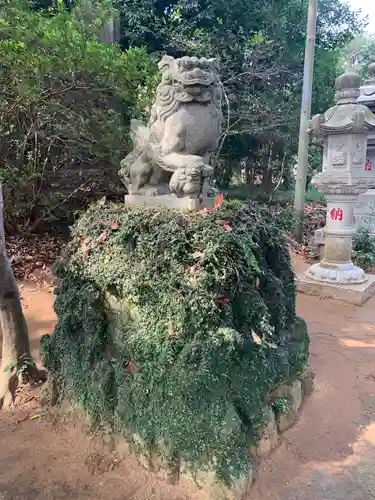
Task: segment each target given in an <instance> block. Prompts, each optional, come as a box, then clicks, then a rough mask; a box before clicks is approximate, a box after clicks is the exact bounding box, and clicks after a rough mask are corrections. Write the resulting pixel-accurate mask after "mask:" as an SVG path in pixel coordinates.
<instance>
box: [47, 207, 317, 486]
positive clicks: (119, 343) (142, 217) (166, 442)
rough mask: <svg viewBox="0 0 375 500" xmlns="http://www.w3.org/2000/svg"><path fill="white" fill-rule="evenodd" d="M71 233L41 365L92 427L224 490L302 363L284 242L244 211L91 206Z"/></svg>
mask: <svg viewBox="0 0 375 500" xmlns="http://www.w3.org/2000/svg"><path fill="white" fill-rule="evenodd" d="M72 236H73V239H72V242H71V243H70V245H69V246H68V248H67V251H66V254H65V255H64V257H63V258H62V259H61V261H60V262H59V263H58V264H57V265H56V274H57V275H58V276H59V278H60V284H59V286H58V288H57V292H56V301H55V310H56V312H57V315H58V323H57V327H56V329H55V331H54V333H53V334H52V336H50V337H49V336H46V337H44V338H43V341H42V351H43V355H44V363H45V366H46V367H47V369H48V370H49V371H50V373H51V374H52V375H53V376H54V377H56V379H57V380H58V381H59V384H60V388H61V389H62V391H63V394H64V395H65V396H68V397H70V398H72V399H73V400H74V401H75V402H76V403H78V404H79V405H80V406H81V407H83V408H84V409H85V410H87V411H88V413H89V414H90V416H91V418H92V419H93V421H94V423H96V424H97V425H108V424H110V425H111V426H113V428H114V430H116V431H120V432H123V433H124V434H125V435H126V436H134V435H136V436H138V440H139V442H141V443H143V445H144V446H145V448H146V449H152V448H154V449H155V450H157V451H159V452H160V453H166V454H168V455H170V456H176V454H177V455H178V456H179V457H180V458H181V459H182V460H183V461H184V463H185V464H187V465H188V466H190V467H191V468H192V469H196V468H198V467H204V466H206V467H210V468H214V469H215V470H216V472H217V474H218V476H219V477H220V478H221V479H223V480H225V481H226V482H227V483H229V484H230V483H231V482H232V481H233V480H234V479H235V478H236V477H238V476H240V475H241V474H243V473H245V471H246V469H247V466H248V447H249V444H251V443H254V442H255V441H256V440H257V438H258V436H259V433H260V431H261V428H262V426H263V425H264V418H265V409H266V404H267V395H268V394H269V392H270V390H271V389H272V388H274V386H275V385H276V384H277V383H279V382H280V381H283V380H287V379H289V378H293V377H295V376H296V375H297V374H298V373H300V372H301V371H302V369H303V367H304V366H305V364H306V361H307V357H308V343H309V341H308V335H307V331H306V327H305V324H304V322H303V321H302V320H301V319H299V318H298V317H297V316H296V312H295V295H296V293H295V285H294V275H293V272H292V268H291V263H290V259H289V254H288V251H287V244H286V240H285V237H284V234H283V233H282V232H281V231H280V230H279V229H278V228H277V226H276V225H275V222H274V220H272V218H271V216H270V215H269V214H268V213H267V212H266V211H265V210H264V209H261V208H259V207H257V206H256V205H252V204H251V205H242V204H238V203H236V204H223V205H222V206H221V207H219V208H218V209H217V210H215V211H211V212H204V213H199V214H181V213H177V212H173V211H170V210H164V209H155V208H147V207H139V208H135V207H132V208H131V207H126V206H123V205H121V206H119V205H115V204H107V203H104V202H102V203H99V204H97V205H94V206H92V207H91V208H90V209H89V210H88V211H87V212H86V213H85V214H84V215H83V216H82V217H81V218H80V219H79V221H78V222H77V223H76V225H75V227H74V228H73V231H72ZM113 297H115V298H116V301H117V313H116V314H114V312H113V310H112V313H110V311H109V309H110V307H109V301H110V300H112V299H113Z"/></svg>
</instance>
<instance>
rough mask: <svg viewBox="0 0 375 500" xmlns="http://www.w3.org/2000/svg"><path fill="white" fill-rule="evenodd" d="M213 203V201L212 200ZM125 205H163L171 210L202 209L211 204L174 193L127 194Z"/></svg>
mask: <svg viewBox="0 0 375 500" xmlns="http://www.w3.org/2000/svg"><path fill="white" fill-rule="evenodd" d="M211 203H212V201H211ZM125 205H135V206H140V205H142V206H149V207H162V208H169V209H171V210H181V211H183V212H185V211H189V210H200V209H202V208H206V207H208V206H209V204H208V199H207V202H202V201H201V200H200V199H199V198H188V197H185V198H177V196H174V195H173V194H165V195H158V196H147V195H142V194H128V195H126V196H125Z"/></svg>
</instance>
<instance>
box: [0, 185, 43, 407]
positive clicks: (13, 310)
mask: <svg viewBox="0 0 375 500" xmlns="http://www.w3.org/2000/svg"><path fill="white" fill-rule="evenodd" d="M3 208H4V207H3V193H2V188H1V185H0V330H1V333H2V336H3V342H2V359H1V364H0V408H1V407H2V408H8V407H9V406H11V404H12V402H13V397H14V391H15V389H16V387H17V384H18V381H19V377H18V376H19V375H20V374H22V373H24V375H25V376H27V375H28V374H29V375H31V376H35V374H36V373H37V370H36V367H35V363H34V362H33V361H32V359H31V355H30V343H29V335H28V330H27V324H26V321H25V317H24V315H23V312H22V305H21V299H20V295H19V291H18V286H17V283H16V280H15V278H14V275H13V271H12V268H11V265H10V263H9V260H8V258H7V254H6V248H5V237H4V213H3Z"/></svg>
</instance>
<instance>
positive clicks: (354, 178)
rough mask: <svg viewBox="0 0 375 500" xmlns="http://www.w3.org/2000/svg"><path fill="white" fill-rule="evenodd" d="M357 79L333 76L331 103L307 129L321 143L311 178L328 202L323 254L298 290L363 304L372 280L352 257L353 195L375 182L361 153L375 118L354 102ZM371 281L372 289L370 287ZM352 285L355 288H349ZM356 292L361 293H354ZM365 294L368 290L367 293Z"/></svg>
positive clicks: (374, 128) (374, 127)
mask: <svg viewBox="0 0 375 500" xmlns="http://www.w3.org/2000/svg"><path fill="white" fill-rule="evenodd" d="M360 84H361V79H360V77H359V76H358V75H356V74H355V73H345V74H344V75H342V76H340V77H338V78H337V80H336V90H337V93H336V105H335V106H333V107H332V108H330V109H329V110H328V111H326V112H325V113H324V114H322V115H316V116H314V117H313V119H312V120H311V122H310V125H309V129H310V130H309V131H310V133H311V134H313V135H315V136H316V137H318V138H320V139H321V140H322V142H323V148H324V149H323V170H322V172H321V173H319V174H318V175H316V176H315V177H314V179H313V183H314V184H315V185H316V186H317V188H318V189H319V190H320V191H321V192H322V193H323V194H324V196H325V198H326V201H327V216H326V226H325V228H324V229H323V232H324V240H325V245H324V254H323V258H322V260H321V262H319V263H318V264H314V265H313V266H311V267H310V268H309V269H308V270H307V271H306V273H305V274H304V276H303V277H302V279H300V280H299V284H298V288H299V289H300V290H301V291H304V292H307V293H312V294H319V295H325V296H329V297H337V298H344V299H345V298H346V297H345V295H348V294H345V293H344V289H349V292H350V293H349V296H350V297H354V296H355V299H353V300H351V301H353V302H357V303H363V301H364V299H363V297H364V292H363V290H365V292H366V293H365V295H366V297H365V300H366V299H367V298H368V297H369V296H370V295H371V294H372V293H373V292H374V291H375V282H373V280H372V279H369V277H368V276H367V275H366V274H365V273H364V271H363V270H362V269H361V268H359V267H357V266H355V265H354V264H353V262H352V261H351V252H352V237H353V235H354V234H355V231H356V228H355V221H354V208H355V204H356V200H357V197H358V195H360V194H361V193H364V192H365V191H367V190H368V188H369V187H370V186H372V185H375V171H374V169H372V168H369V166H368V162H367V156H366V150H367V137H368V135H369V133H370V132H371V131H375V117H374V115H373V114H372V113H371V111H370V110H369V109H368V108H367V107H366V106H365V105H363V104H359V103H357V99H358V97H359V94H360V91H359V87H360ZM369 281H371V287H370V288H371V289H369V286H370V285H369ZM353 287H354V289H353ZM357 292H360V293H357ZM369 294H370V295H369Z"/></svg>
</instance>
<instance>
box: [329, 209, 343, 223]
mask: <svg viewBox="0 0 375 500" xmlns="http://www.w3.org/2000/svg"><path fill="white" fill-rule="evenodd" d="M329 215H330V217H331V219H332V220H339V221H342V219H343V217H344V212H343V211H342V210H341V208H337V209H336V208H332V210H331V211H330V213H329Z"/></svg>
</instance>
